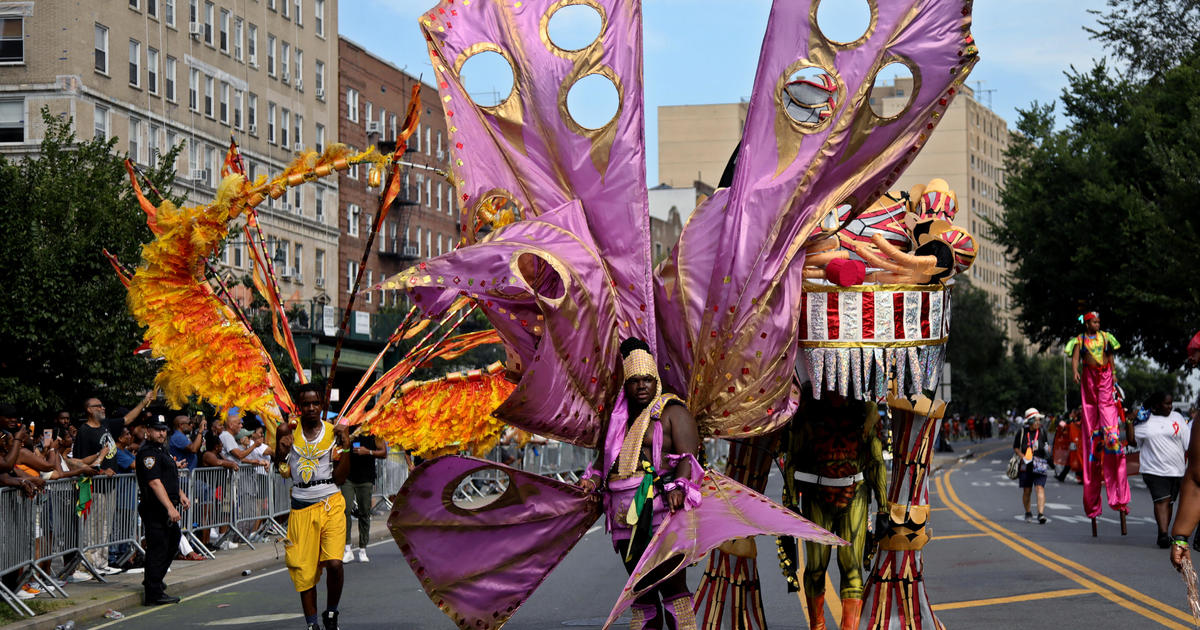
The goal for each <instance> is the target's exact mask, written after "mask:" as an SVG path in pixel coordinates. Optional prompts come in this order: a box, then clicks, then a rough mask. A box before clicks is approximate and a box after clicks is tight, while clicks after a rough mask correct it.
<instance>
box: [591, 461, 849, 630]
mask: <svg viewBox="0 0 1200 630" xmlns="http://www.w3.org/2000/svg"><path fill="white" fill-rule="evenodd" d="M700 492H701V494H702V496H703V500H702V502H701V503H700V505H699V507H696V508H694V509H691V510H678V511H676V512H672V513H670V514H669V515H668V516H667V517H666V519H665V520H664V521H663V522H662V525H660V526H659V527H658V529H657V530H656V531H655V532H654V537H653V538H652V539H650V544H649V545H648V546H647V548H646V552H645V553H644V554H642V559H641V561H639V562H638V565H637V566H636V567H635V568H634V570H633V575H631V576H630V577H629V581H627V582H626V583H625V588H624V589H623V590H622V591H621V596H620V598H619V599H618V600H617V603H616V605H615V606H613V609H612V612H611V613H609V615H608V621H607V622H605V624H604V627H605V628H606V629H607V628H608V627H610V626H611V625H612V624H613V622H614V621H616V619H617V617H619V616H620V615H621V613H622V612H624V611H625V609H626V608H628V607H629V605H630V604H632V603H633V600H634V599H635V598H636V597H637V596H638V595H640V594H642V593H644V592H645V591H646V590H648V589H647V588H646V587H652V586H653V585H642V586H643V587H642V588H638V587H637V586H636V585H637V584H638V582H639V581H640V580H641V579H642V577H644V576H645V575H647V574H648V573H650V571H652V570H654V569H655V568H657V567H659V566H662V565H665V564H668V562H670V563H671V564H672V565H674V566H675V568H676V571H672V572H671V573H670V574H668V575H666V576H663V578H664V579H665V578H666V577H670V575H674V573H677V572H678V571H679V570H682V569H683V568H685V567H687V566H688V565H690V564H693V563H696V562H699V561H700V560H702V559H704V556H706V555H707V554H708V552H710V551H712V550H713V549H716V548H717V547H718V546H720V545H721V543H724V542H725V541H728V540H734V539H737V538H747V537H751V536H759V535H765V536H795V537H796V538H798V539H800V540H811V541H814V542H819V543H822V544H826V545H844V544H846V541H844V540H842V539H840V538H838V537H837V536H834V535H833V534H831V533H829V532H827V531H825V530H824V529H821V528H820V527H818V526H817V525H816V524H814V523H813V522H811V521H809V520H807V519H805V518H804V517H802V516H799V515H798V514H796V513H794V512H792V511H791V510H789V509H787V508H785V507H783V506H782V505H779V504H778V503H776V502H774V501H772V500H770V499H768V498H767V497H766V496H764V495H762V494H759V493H757V492H755V491H753V490H751V489H750V488H747V487H746V486H744V485H742V484H740V483H738V482H736V481H734V480H732V479H730V478H729V477H726V476H725V475H722V474H721V473H718V472H714V471H711V470H710V471H708V472H706V473H705V475H704V478H703V479H701V480H700ZM679 558H682V561H680V562H678V563H676V562H675V559H679Z"/></svg>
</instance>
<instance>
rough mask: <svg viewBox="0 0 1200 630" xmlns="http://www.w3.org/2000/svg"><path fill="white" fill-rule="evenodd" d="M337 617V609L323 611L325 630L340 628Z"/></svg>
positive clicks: (322, 621)
mask: <svg viewBox="0 0 1200 630" xmlns="http://www.w3.org/2000/svg"><path fill="white" fill-rule="evenodd" d="M337 618H338V614H337V611H336V610H326V611H325V612H323V613H321V625H323V626H325V630H338V622H337Z"/></svg>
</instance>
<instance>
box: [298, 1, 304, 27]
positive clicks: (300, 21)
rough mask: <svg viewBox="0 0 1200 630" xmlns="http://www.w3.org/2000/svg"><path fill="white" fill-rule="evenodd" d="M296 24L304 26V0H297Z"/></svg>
mask: <svg viewBox="0 0 1200 630" xmlns="http://www.w3.org/2000/svg"><path fill="white" fill-rule="evenodd" d="M296 26H304V0H296Z"/></svg>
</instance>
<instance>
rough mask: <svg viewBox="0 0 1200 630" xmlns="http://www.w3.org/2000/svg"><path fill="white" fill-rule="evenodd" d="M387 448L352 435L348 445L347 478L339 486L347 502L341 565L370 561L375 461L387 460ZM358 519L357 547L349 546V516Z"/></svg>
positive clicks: (374, 440)
mask: <svg viewBox="0 0 1200 630" xmlns="http://www.w3.org/2000/svg"><path fill="white" fill-rule="evenodd" d="M387 454H388V445H387V442H385V441H384V440H382V439H377V438H376V437H375V436H373V435H355V436H354V441H353V442H351V444H350V476H349V477H348V478H347V479H346V483H344V484H342V496H343V497H345V499H346V532H347V535H346V551H345V553H343V554H342V562H370V561H371V560H370V558H368V557H367V543H368V542H370V538H371V509H372V508H373V507H374V506H373V505H372V504H371V495H372V494H373V493H374V492H375V462H376V460H380V459H383V458H385V457H387ZM352 516H353V517H354V518H356V519H358V546H357V547H353V548H351V546H350V536H349V532H350V517H352Z"/></svg>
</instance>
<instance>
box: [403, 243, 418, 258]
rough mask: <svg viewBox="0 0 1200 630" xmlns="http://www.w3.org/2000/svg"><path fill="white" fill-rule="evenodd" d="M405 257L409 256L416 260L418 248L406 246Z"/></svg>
mask: <svg viewBox="0 0 1200 630" xmlns="http://www.w3.org/2000/svg"><path fill="white" fill-rule="evenodd" d="M404 255H405V256H408V257H409V258H416V257H417V248H416V246H414V245H405V246H404Z"/></svg>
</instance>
